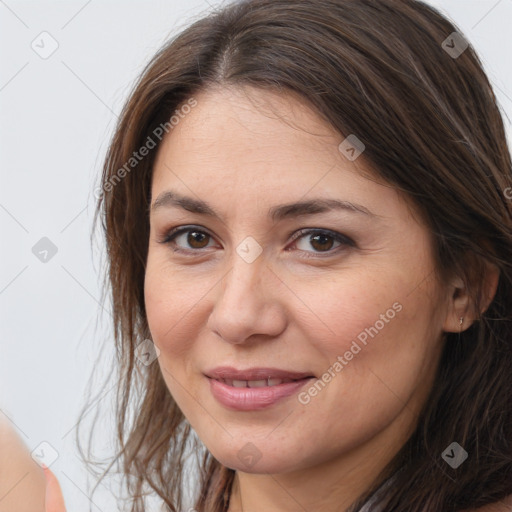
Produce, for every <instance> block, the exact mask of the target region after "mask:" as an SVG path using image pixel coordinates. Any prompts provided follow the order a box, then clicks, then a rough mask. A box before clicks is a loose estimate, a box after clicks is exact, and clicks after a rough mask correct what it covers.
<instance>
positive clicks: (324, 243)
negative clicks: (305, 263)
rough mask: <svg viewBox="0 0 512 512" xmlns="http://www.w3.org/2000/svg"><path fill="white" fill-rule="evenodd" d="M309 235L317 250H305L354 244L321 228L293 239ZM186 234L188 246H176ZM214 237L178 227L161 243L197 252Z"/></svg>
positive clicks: (177, 250) (202, 232) (318, 250)
mask: <svg viewBox="0 0 512 512" xmlns="http://www.w3.org/2000/svg"><path fill="white" fill-rule="evenodd" d="M307 235H310V236H309V239H308V240H307V242H306V243H309V244H311V247H313V248H314V249H316V251H309V250H307V249H301V250H303V251H305V252H317V253H325V252H329V253H331V252H335V251H336V249H338V248H339V247H340V246H354V245H355V244H354V242H353V240H351V239H350V238H348V237H346V236H345V235H342V234H341V233H337V232H335V231H330V230H320V229H308V230H305V229H303V230H299V231H298V236H295V237H294V239H293V242H294V245H296V244H297V242H298V241H301V240H302V239H304V240H306V236H307ZM182 236H185V238H184V243H185V244H186V245H187V244H188V247H183V246H178V248H176V245H177V244H176V241H177V240H178V239H179V238H181V237H182ZM212 238H213V237H212V236H211V235H210V234H208V233H206V232H205V231H201V230H199V229H196V228H191V227H188V228H176V229H173V230H171V231H170V232H169V233H168V234H167V235H166V236H165V238H164V239H163V240H161V241H160V243H163V244H169V245H171V246H173V247H175V248H174V251H175V252H197V251H196V250H197V249H204V248H206V247H208V241H209V239H212ZM335 242H337V243H338V244H339V245H338V247H336V248H334V249H333V243H335Z"/></svg>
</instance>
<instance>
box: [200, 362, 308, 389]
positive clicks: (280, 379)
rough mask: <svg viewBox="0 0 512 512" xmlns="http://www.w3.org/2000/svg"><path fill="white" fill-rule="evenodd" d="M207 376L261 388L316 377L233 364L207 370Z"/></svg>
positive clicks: (234, 385) (225, 381)
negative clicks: (238, 366) (239, 367)
mask: <svg viewBox="0 0 512 512" xmlns="http://www.w3.org/2000/svg"><path fill="white" fill-rule="evenodd" d="M205 375H206V377H209V378H210V379H214V380H218V381H221V382H223V383H224V384H227V385H228V386H233V387H236V388H247V387H249V388H261V387H267V386H278V385H279V384H283V383H287V382H293V381H298V380H303V379H306V378H314V377H315V375H314V374H313V373H312V372H297V371H294V370H285V369H281V368H269V367H266V368H261V367H258V368H248V369H246V370H238V369H236V368H234V367H232V366H218V367H216V368H213V369H212V370H208V371H206V372H205Z"/></svg>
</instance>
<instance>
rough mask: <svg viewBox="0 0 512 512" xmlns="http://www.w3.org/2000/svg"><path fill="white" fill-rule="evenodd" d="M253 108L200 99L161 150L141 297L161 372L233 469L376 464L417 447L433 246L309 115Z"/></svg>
mask: <svg viewBox="0 0 512 512" xmlns="http://www.w3.org/2000/svg"><path fill="white" fill-rule="evenodd" d="M247 91H249V92H250V94H251V98H253V101H252V102H251V101H249V100H248V98H247V97H246V96H245V95H244V94H243V93H242V92H241V90H240V89H223V90H216V91H209V92H206V93H205V92H203V93H201V94H199V95H197V96H195V99H196V101H197V105H196V106H194V107H193V108H191V109H187V111H188V110H190V111H189V113H187V114H186V115H184V116H183V118H182V119H181V120H180V121H179V123H178V124H177V125H175V126H174V127H173V128H172V130H171V131H170V132H169V134H168V135H167V136H166V138H165V139H164V141H163V143H162V146H161V147H160V148H159V152H158V155H157V159H156V162H155V167H154V175H153V181H152V199H151V201H152V208H151V212H150V222H151V232H150V240H149V253H148V260H147V270H146V279H145V300H146V308H147V318H148V322H149V327H150V331H151V334H152V339H153V342H154V343H155V345H156V346H157V347H158V349H159V350H160V355H159V358H158V360H157V361H158V364H159V365H160V368H161V371H162V375H163V377H164V379H165V382H166V384H167V386H168V388H169V391H170V392H171V394H172V396H173V397H174V399H175V400H176V402H177V404H178V405H179V407H180V409H181V410H182V411H183V413H184V415H185V416H186V417H187V419H188V420H189V422H190V423H191V425H192V427H193V428H194V429H195V431H196V432H197V434H198V436H199V437H200V438H201V439H202V441H203V442H204V443H205V445H206V446H207V448H208V449H209V450H210V451H211V452H212V454H213V455H214V457H215V458H217V459H218V460H219V461H220V462H221V463H222V464H224V465H226V466H228V467H230V468H233V469H237V470H240V471H244V472H248V473H251V472H252V473H264V472H268V473H286V472H290V471H292V470H297V469H304V468H308V467H312V466H316V465H318V464H322V463H328V462H333V461H335V460H336V459H340V458H343V457H348V456H349V455H351V454H354V453H359V454H363V453H366V455H369V454H371V455H370V457H372V458H373V459H374V460H380V459H382V458H384V457H388V456H389V454H391V453H394V452H395V451H396V450H397V449H398V448H399V447H400V446H401V445H402V444H403V443H404V442H405V441H406V439H407V438H408V436H409V435H410V434H411V432H412V428H413V426H414V424H415V422H416V420H417V414H418V412H419V410H420V407H421V405H422V404H423V403H424V401H425V399H426V397H427V393H428V391H429V389H430V387H431V385H432V381H433V374H434V371H435V367H436V365H437V362H438V357H439V353H440V348H441V333H442V330H443V322H444V321H445V317H446V308H445V307H446V305H447V300H448V294H447V293H446V292H441V290H440V289H438V288H437V285H436V281H435V280H434V274H433V270H434V268H433V257H432V249H431V245H430V237H429V232H428V231H427V229H426V228H425V226H423V225H421V224H419V223H418V222H417V220H415V218H413V217H412V216H411V212H410V210H409V209H408V208H407V205H406V203H405V202H404V200H403V199H401V198H400V197H399V195H398V194H397V192H396V190H395V189H394V188H392V187H390V186H385V185H383V184H379V183H377V181H374V180H370V179H367V178H365V177H363V175H362V174H363V171H365V172H368V171H369V168H368V167H365V163H364V153H363V155H362V156H359V157H357V152H353V151H350V147H349V146H347V145H346V144H347V143H345V145H341V146H340V147H341V149H340V148H339V145H340V143H341V142H342V141H343V140H344V137H341V136H339V135H338V134H337V133H336V132H335V131H334V130H333V129H332V128H331V127H330V126H329V125H327V124H326V123H325V122H323V121H322V120H321V119H320V118H319V117H318V116H317V115H316V114H315V113H314V112H313V111H311V110H309V109H308V108H307V107H305V106H304V105H303V104H302V103H300V102H299V101H298V100H297V98H296V97H294V96H291V95H276V94H274V93H270V92H268V91H265V92H264V91H261V90H256V89H248V90H247ZM266 100H267V101H269V100H271V101H272V104H273V107H274V108H273V110H269V109H265V108H264V107H265V103H264V102H265V101H266ZM256 103H259V106H258V105H256ZM271 112H275V113H276V114H279V116H278V115H276V114H272V113H271ZM279 117H285V118H286V120H287V121H288V122H285V121H283V119H280V118H279ZM355 135H356V136H357V134H355ZM350 140H351V139H350ZM171 192H172V194H173V196H172V198H171V196H170V195H169V193H171ZM166 194H167V195H166ZM183 197H185V198H187V200H186V201H181V202H180V201H178V199H179V198H183ZM333 201H339V203H338V205H341V206H338V207H336V206H335V205H334V203H328V202H333ZM304 202H308V203H309V202H313V203H315V204H310V205H309V206H307V207H305V206H304V207H291V206H286V207H285V206H283V205H291V204H293V203H304ZM343 202H344V203H343ZM348 203H351V204H352V205H353V206H350V205H349V204H348ZM315 205H316V206H315ZM343 205H345V206H344V207H343ZM272 213H274V215H272ZM415 217H416V218H417V216H415ZM177 227H180V228H188V229H189V231H188V232H186V231H185V232H182V233H179V234H178V235H177V236H175V237H174V238H173V239H172V240H171V241H169V240H168V241H167V243H165V242H164V240H165V239H166V237H167V236H168V234H169V232H170V231H171V230H172V229H174V228H177ZM300 230H303V232H302V233H301V232H300ZM336 237H339V238H338V239H337V238H336ZM221 366H230V367H234V368H236V369H238V370H248V369H253V368H271V369H276V370H278V369H279V370H286V371H290V372H298V373H301V374H305V375H306V376H313V378H310V379H309V380H301V381H299V382H294V383H288V384H286V383H284V384H279V385H276V386H269V385H268V384H269V382H268V381H266V380H265V379H266V377H263V376H262V375H260V374H256V375H255V377H256V378H254V379H249V380H251V381H252V382H251V383H250V384H249V386H250V389H247V388H245V387H244V389H243V390H242V389H241V388H240V387H238V386H245V382H234V383H232V382H228V383H227V384H226V383H224V384H223V383H220V382H218V381H216V380H213V382H212V379H211V378H209V377H207V376H206V374H211V372H212V370H214V369H215V368H217V367H221ZM271 373H273V372H271ZM276 375H277V374H276ZM240 380H241V381H243V380H244V379H235V381H240ZM278 382H279V381H277V380H274V381H271V382H270V384H278ZM276 396H280V398H279V399H276Z"/></svg>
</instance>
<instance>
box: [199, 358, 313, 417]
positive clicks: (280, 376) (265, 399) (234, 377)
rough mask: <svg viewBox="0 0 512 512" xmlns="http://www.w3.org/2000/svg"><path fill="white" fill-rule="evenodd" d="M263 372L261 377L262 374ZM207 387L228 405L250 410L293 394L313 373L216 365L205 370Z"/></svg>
mask: <svg viewBox="0 0 512 512" xmlns="http://www.w3.org/2000/svg"><path fill="white" fill-rule="evenodd" d="M265 375H267V377H266V378H265V377H264V376H265ZM205 377H207V378H208V380H209V382H210V390H211V392H212V394H213V396H214V397H215V398H216V399H217V400H218V401H219V403H220V404H222V405H223V406H225V407H227V408H228V409H232V410H238V411H254V410H260V409H263V408H265V407H269V406H270V405H272V404H275V403H276V402H278V401H280V400H281V399H284V398H285V397H288V396H290V395H293V394H294V393H296V392H297V391H299V390H300V388H302V387H303V386H304V385H305V384H306V383H307V382H309V381H311V380H313V379H315V378H316V377H315V376H314V375H313V374H311V373H309V372H292V371H289V370H281V369H275V368H252V369H249V370H236V369H233V368H232V367H229V368H228V367H222V368H216V369H214V370H212V371H209V372H207V373H205Z"/></svg>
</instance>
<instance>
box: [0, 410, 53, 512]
mask: <svg viewBox="0 0 512 512" xmlns="http://www.w3.org/2000/svg"><path fill="white" fill-rule="evenodd" d="M45 485H46V484H45V479H44V474H43V470H42V469H41V468H40V467H39V465H38V464H37V463H36V462H34V460H33V459H32V457H31V456H30V452H29V450H28V448H27V446H26V444H25V443H24V441H23V439H22V437H21V435H20V434H19V433H18V432H17V431H16V428H15V427H14V426H13V424H12V423H11V421H10V420H9V419H7V418H6V417H5V416H4V415H3V414H0V512H12V511H14V510H15V511H16V512H42V511H43V510H44V500H45Z"/></svg>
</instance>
